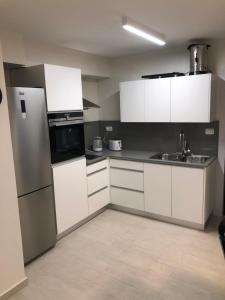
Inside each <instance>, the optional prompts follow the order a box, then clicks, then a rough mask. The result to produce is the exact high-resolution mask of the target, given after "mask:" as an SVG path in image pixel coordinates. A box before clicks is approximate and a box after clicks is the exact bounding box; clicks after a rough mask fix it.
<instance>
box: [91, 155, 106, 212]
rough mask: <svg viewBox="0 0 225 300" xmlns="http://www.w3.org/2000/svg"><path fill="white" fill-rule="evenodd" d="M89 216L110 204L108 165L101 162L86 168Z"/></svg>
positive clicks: (104, 161)
mask: <svg viewBox="0 0 225 300" xmlns="http://www.w3.org/2000/svg"><path fill="white" fill-rule="evenodd" d="M87 185H88V207H89V215H91V214H93V213H94V212H96V211H98V210H100V209H101V208H103V207H104V206H106V205H107V204H109V203H110V193H109V163H108V160H107V159H105V160H102V161H100V162H97V163H94V164H92V165H90V166H87Z"/></svg>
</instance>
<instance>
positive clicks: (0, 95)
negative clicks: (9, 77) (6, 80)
mask: <svg viewBox="0 0 225 300" xmlns="http://www.w3.org/2000/svg"><path fill="white" fill-rule="evenodd" d="M1 103H2V90H1V89H0V104H1Z"/></svg>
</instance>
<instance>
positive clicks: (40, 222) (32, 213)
mask: <svg viewBox="0 0 225 300" xmlns="http://www.w3.org/2000/svg"><path fill="white" fill-rule="evenodd" d="M18 201H19V212H20V223H21V233H22V242H23V255H24V262H25V263H27V262H29V261H31V260H32V259H34V258H35V257H37V256H39V255H40V254H42V253H43V252H45V251H46V250H48V249H49V248H51V247H53V246H54V245H55V243H56V221H55V207H54V198H53V189H52V186H50V187H46V188H44V189H41V190H39V191H37V192H33V193H31V194H28V195H26V196H23V197H20V198H19V199H18Z"/></svg>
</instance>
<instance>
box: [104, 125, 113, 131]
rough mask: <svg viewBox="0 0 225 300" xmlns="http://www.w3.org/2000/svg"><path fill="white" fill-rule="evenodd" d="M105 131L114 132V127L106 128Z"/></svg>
mask: <svg viewBox="0 0 225 300" xmlns="http://www.w3.org/2000/svg"><path fill="white" fill-rule="evenodd" d="M105 131H113V127H112V126H105Z"/></svg>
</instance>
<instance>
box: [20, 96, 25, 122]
mask: <svg viewBox="0 0 225 300" xmlns="http://www.w3.org/2000/svg"><path fill="white" fill-rule="evenodd" d="M20 106H21V115H22V118H23V119H26V117H27V111H26V102H25V100H20Z"/></svg>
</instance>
